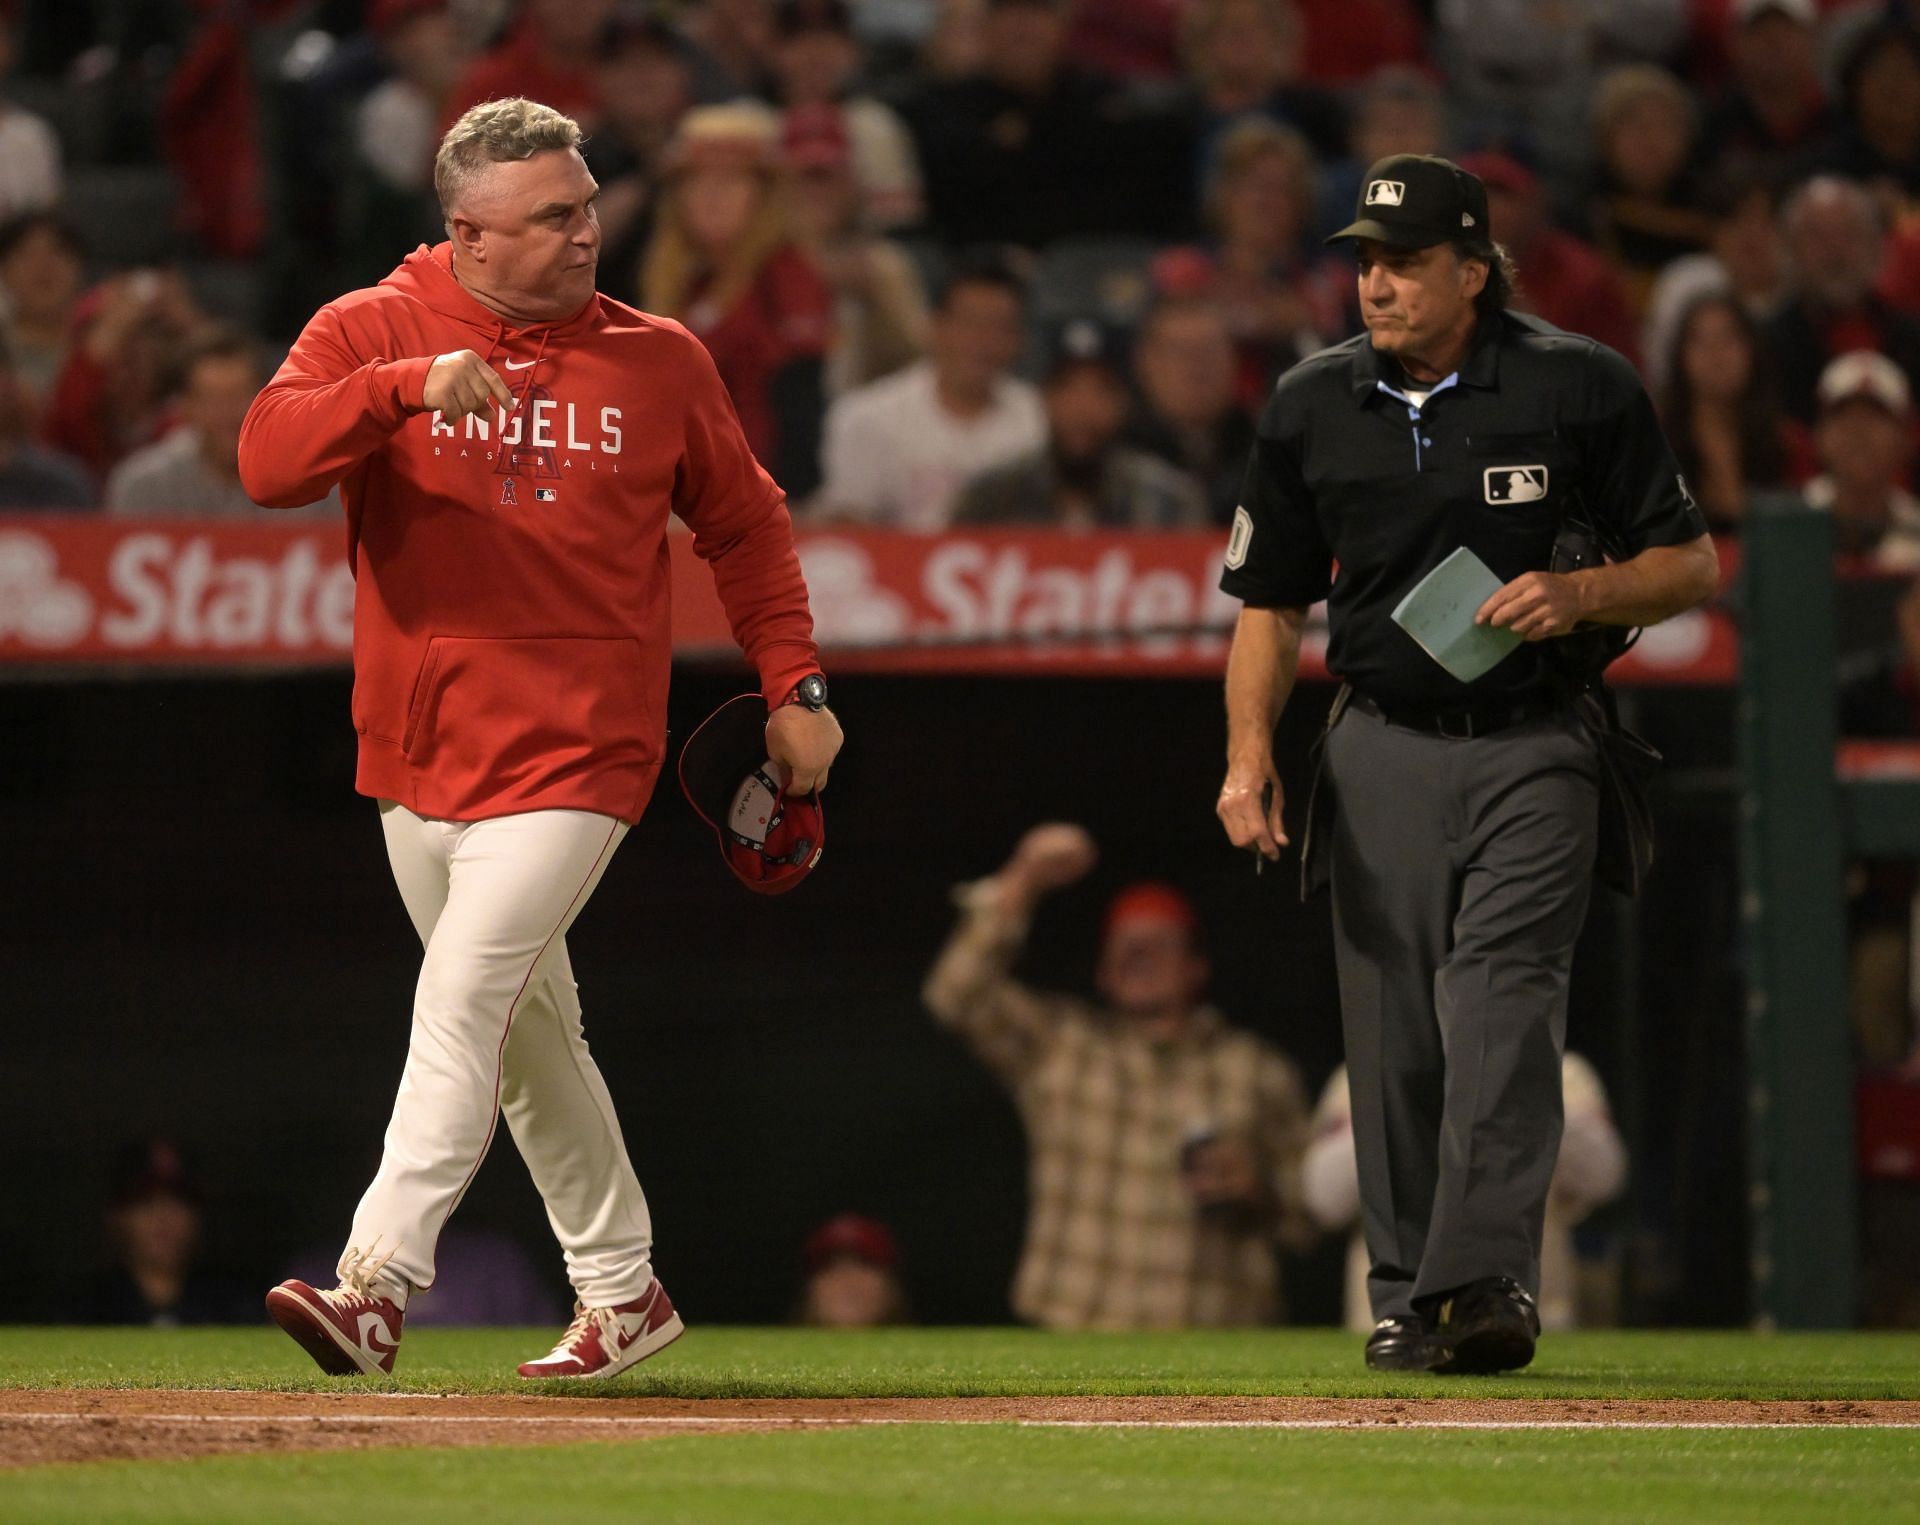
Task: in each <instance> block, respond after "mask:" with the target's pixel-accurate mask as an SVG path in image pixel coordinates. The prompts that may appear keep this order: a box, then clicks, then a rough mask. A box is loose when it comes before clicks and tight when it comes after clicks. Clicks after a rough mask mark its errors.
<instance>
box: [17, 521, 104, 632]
mask: <svg viewBox="0 0 1920 1525" xmlns="http://www.w3.org/2000/svg"><path fill="white" fill-rule="evenodd" d="M92 628H93V600H92V598H90V597H89V596H88V594H87V590H86V589H85V588H83V587H81V586H80V585H79V584H78V583H73V582H66V581H64V580H63V579H62V578H61V576H60V557H59V555H58V554H57V553H56V552H55V551H54V549H53V547H52V546H51V545H49V544H48V543H47V542H46V541H45V540H43V539H41V538H40V536H38V535H35V534H33V533H31V532H30V531H26V530H11V531H8V532H6V533H5V534H0V641H5V640H7V639H9V638H13V639H17V640H19V641H21V642H23V643H24V644H26V645H28V646H38V647H40V648H41V649H42V650H46V651H59V650H62V649H64V648H66V647H68V646H74V645H77V644H78V643H79V642H80V641H81V640H83V639H84V638H85V637H86V634H87V632H88V631H89V630H91V629H92Z"/></svg>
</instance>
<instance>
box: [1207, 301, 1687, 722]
mask: <svg viewBox="0 0 1920 1525" xmlns="http://www.w3.org/2000/svg"><path fill="white" fill-rule="evenodd" d="M1410 385H1413V384H1411V383H1409V382H1408V381H1407V379H1406V377H1405V375H1404V374H1403V373H1402V371H1401V369H1400V365H1399V362H1398V361H1396V360H1395V359H1394V358H1393V357H1392V356H1391V355H1386V354H1382V353H1380V352H1379V351H1377V350H1376V349H1374V347H1373V342H1372V339H1371V338H1370V336H1368V335H1366V334H1361V335H1360V336H1359V337H1358V338H1354V339H1349V340H1348V341H1347V342H1346V343H1344V344H1338V345H1335V346H1334V347H1333V348H1332V349H1327V350H1322V351H1321V352H1320V353H1319V354H1317V355H1314V356H1312V357H1311V358H1310V359H1307V360H1303V361H1302V362H1301V363H1300V364H1299V365H1297V366H1295V367H1294V368H1293V369H1292V370H1290V371H1288V372H1287V373H1286V374H1285V375H1284V376H1282V377H1281V378H1280V382H1279V385H1278V386H1277V387H1275V388H1274V393H1273V396H1272V398H1271V399H1270V400H1269V401H1268V403H1267V407H1266V411H1265V412H1264V413H1263V414H1262V415H1261V418H1260V428H1259V434H1258V438H1257V439H1256V441H1255V443H1254V448H1253V458H1252V461H1251V463H1250V464H1249V466H1248V469H1247V480H1246V485H1245V487H1244V488H1243V489H1242V494H1241V507H1240V509H1239V511H1238V512H1237V513H1236V515H1235V518H1234V527H1233V535H1232V538H1231V539H1230V540H1229V542H1228V546H1227V570H1226V572H1225V574H1224V575H1223V576H1222V577H1221V579H1220V586H1221V588H1222V589H1223V590H1224V591H1225V592H1227V593H1229V594H1231V595H1232V596H1233V597H1235V598H1238V599H1240V600H1241V601H1242V602H1244V603H1248V604H1252V605H1255V606H1256V607H1261V608H1306V607H1308V606H1309V605H1312V604H1316V603H1318V602H1319V601H1320V600H1321V599H1323V598H1324V599H1326V600H1327V621H1328V626H1329V630H1330V634H1331V642H1330V644H1329V646H1328V649H1327V665H1328V667H1329V668H1330V669H1331V670H1332V671H1333V672H1334V674H1335V675H1336V676H1338V677H1341V678H1344V679H1345V680H1347V681H1348V682H1349V683H1351V684H1353V686H1354V687H1355V688H1357V689H1358V690H1359V691H1360V692H1361V693H1364V694H1367V695H1368V696H1370V697H1371V698H1373V699H1375V700H1376V701H1378V702H1379V703H1381V704H1383V705H1386V706H1388V707H1391V706H1393V705H1395V704H1399V705H1406V706H1417V707H1421V708H1438V707H1453V706H1463V707H1470V706H1475V705H1479V704H1483V703H1496V704H1497V703H1506V702H1511V701H1514V700H1518V699H1524V698H1530V697H1534V696H1537V695H1540V694H1542V693H1544V692H1545V690H1546V689H1547V688H1548V687H1549V685H1550V684H1551V683H1552V682H1553V671H1552V669H1551V667H1550V666H1549V664H1548V661H1547V656H1546V652H1545V650H1544V649H1543V647H1542V645H1541V643H1537V642H1530V643H1528V644H1526V645H1523V646H1521V647H1520V648H1519V649H1517V650H1516V651H1514V652H1513V653H1512V654H1510V655H1509V656H1508V657H1506V658H1505V659H1504V660H1503V661H1501V662H1499V663H1497V664H1496V665H1495V666H1494V667H1493V668H1492V669H1491V670H1490V671H1488V672H1486V673H1484V674H1482V675H1481V676H1480V677H1479V678H1478V679H1476V680H1475V681H1474V682H1473V683H1471V684H1465V683H1461V682H1459V681H1458V680H1457V679H1455V678H1454V677H1453V676H1452V675H1451V674H1449V673H1448V672H1447V671H1446V669H1445V668H1443V667H1441V665H1440V664H1439V663H1438V662H1436V661H1434V660H1433V658H1432V657H1430V656H1428V655H1427V654H1426V652H1424V651H1423V650H1421V648H1420V647H1419V646H1418V645H1417V644H1415V642H1414V640H1413V638H1412V637H1411V636H1409V635H1408V634H1407V633H1406V632H1405V631H1404V630H1402V629H1401V628H1400V627H1399V626H1398V625H1396V624H1394V623H1393V621H1392V619H1391V618H1390V617H1389V616H1390V615H1391V614H1392V612H1393V610H1394V608H1395V607H1396V606H1397V605H1398V604H1399V602H1400V600H1401V599H1402V598H1404V597H1405V596H1406V595H1407V593H1408V592H1409V591H1410V590H1411V589H1412V588H1413V587H1414V586H1415V585H1416V584H1418V583H1419V581H1420V579H1421V578H1423V577H1425V576H1426V575H1427V574H1428V573H1429V572H1431V571H1432V570H1433V569H1434V568H1435V567H1437V566H1438V565H1439V564H1440V563H1441V562H1442V561H1444V560H1446V558H1447V557H1448V556H1450V555H1452V554H1453V552H1454V551H1455V550H1457V549H1458V548H1459V547H1461V546H1463V545H1464V546H1467V547H1469V548H1470V549H1471V550H1472V551H1473V552H1474V553H1475V554H1476V555H1478V556H1479V557H1480V559H1481V560H1482V561H1484V562H1485V563H1486V564H1487V566H1488V567H1490V568H1491V569H1492V570H1493V572H1494V574H1495V575H1496V576H1498V577H1499V578H1500V579H1501V581H1502V582H1510V581H1512V580H1513V579H1514V578H1516V577H1519V576H1520V575H1521V574H1523V573H1525V572H1532V571H1544V570H1545V569H1546V567H1547V565H1548V562H1549V559H1550V557H1551V554H1552V550H1553V542H1554V538H1555V536H1556V535H1557V534H1558V532H1559V529H1560V524H1561V520H1562V517H1563V516H1564V515H1565V514H1566V513H1567V512H1568V511H1569V510H1570V509H1571V508H1572V507H1574V505H1575V504H1576V503H1578V504H1580V505H1582V506H1583V507H1584V510H1585V512H1586V514H1587V515H1588V516H1590V517H1591V518H1592V519H1593V520H1594V521H1596V522H1597V523H1599V524H1600V525H1601V526H1603V527H1604V528H1607V529H1611V530H1612V531H1613V533H1614V534H1615V535H1616V536H1617V537H1618V540H1619V541H1620V542H1621V543H1623V544H1624V545H1626V546H1627V547H1628V549H1629V550H1630V551H1631V552H1632V553H1633V554H1635V555H1638V554H1639V553H1640V552H1641V551H1643V550H1645V549H1646V548H1647V547H1648V546H1654V545H1682V544H1685V543H1686V542H1688V541H1690V540H1694V539H1697V538H1698V537H1699V536H1701V535H1704V534H1705V533H1706V532H1707V526H1706V522H1705V520H1703V519H1702V518H1701V516H1700V510H1699V508H1698V507H1697V506H1696V505H1695V503H1694V501H1693V496H1692V494H1691V493H1689V492H1688V491H1687V485H1686V483H1685V481H1684V480H1683V479H1682V478H1681V475H1680V467H1679V464H1678V463H1677V462H1676V461H1675V460H1674V457H1673V451H1672V450H1671V449H1670V448H1669V447H1668V445H1667V441H1666V438H1665V436H1664V435H1662V433H1661V432H1660V424H1659V421H1658V420H1657V419H1656V418H1655V416H1654V411H1653V404H1652V402H1651V401H1649V399H1648V397H1647V394H1646V391H1645V389H1644V388H1643V387H1642V386H1641V385H1640V378H1639V377H1638V376H1637V375H1636V374H1635V373H1634V370H1633V367H1632V366H1631V365H1629V364H1628V363H1627V361H1626V360H1625V359H1623V358H1622V357H1621V356H1620V355H1618V354H1616V353H1615V352H1614V351H1613V350H1610V349H1608V348H1607V347H1606V346H1605V345H1603V344H1598V343H1596V342H1595V341H1594V340H1592V339H1588V338H1584V337H1582V336H1580V335H1578V334H1570V333H1565V332H1563V331H1562V330H1560V329H1557V328H1555V327H1553V326H1552V325H1551V324H1548V323H1543V322H1541V321H1540V320H1539V319H1537V318H1533V317H1529V316H1527V315H1525V314H1521V313H1514V312H1507V313H1503V314H1501V315H1500V316H1499V317H1498V318H1497V319H1483V320H1482V321H1481V323H1480V326H1479V328H1478V330H1477V331H1476V332H1475V335H1474V341H1473V345H1472V348H1471V350H1470V351H1469V353H1468V356H1467V359H1466V361H1465V362H1464V363H1463V364H1462V365H1461V367H1460V369H1459V370H1458V371H1457V372H1455V373H1454V374H1453V375H1451V376H1449V377H1447V378H1446V379H1445V380H1443V381H1441V382H1439V383H1438V384H1436V385H1435V386H1434V387H1433V388H1432V390H1431V392H1430V394H1429V395H1428V397H1427V399H1426V401H1425V403H1424V404H1422V405H1419V406H1416V405H1415V404H1414V403H1413V401H1412V399H1411V398H1410V397H1409V396H1408V388H1409V386H1410ZM1414 389H1415V390H1420V388H1418V387H1417V386H1415V387H1414Z"/></svg>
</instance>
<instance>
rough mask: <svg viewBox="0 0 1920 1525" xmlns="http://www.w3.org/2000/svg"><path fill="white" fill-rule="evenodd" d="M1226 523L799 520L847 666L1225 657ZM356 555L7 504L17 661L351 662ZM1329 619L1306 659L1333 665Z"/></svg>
mask: <svg viewBox="0 0 1920 1525" xmlns="http://www.w3.org/2000/svg"><path fill="white" fill-rule="evenodd" d="M1224 545H1225V541H1224V537H1223V536H1221V535H1217V534H1213V533H1210V532H1202V533H1180V534H1132V533H1102V534H1072V533H1065V532H1058V531H1044V530H1033V531H1024V530H999V531H985V532H978V533H949V534H940V535H902V534H893V533H889V532H885V531H875V530H844V531H843V530H833V531H802V532H801V534H800V537H799V548H800V558H801V562H802V564H803V565H804V567H805V569H806V575H807V584H808V587H809V588H810V589H811V591H812V595H813V609H814V619H815V623H816V627H817V629H818V632H819V636H820V641H821V645H822V647H823V649H824V650H826V651H827V652H828V653H830V654H831V665H832V668H833V670H834V671H836V672H849V671H909V672H973V673H978V672H1005V673H1069V674H1084V675H1104V676H1135V675H1162V676H1206V677H1215V676H1218V674H1219V673H1220V672H1221V670H1222V667H1223V665H1224V663H1225V660H1226V650H1227V637H1228V635H1229V634H1230V633H1231V630H1232V624H1233V619H1234V616H1235V615H1236V614H1237V613H1238V612H1239V607H1240V606H1239V604H1238V603H1237V602H1236V601H1235V600H1233V599H1231V598H1228V597H1227V596H1226V595H1224V594H1222V593H1221V592H1220V591H1219V590H1218V588H1217V587H1216V583H1217V582H1218V579H1219V572H1220V563H1221V554H1222V551H1223V549H1224ZM673 599H674V622H673V628H674V647H675V650H676V652H677V653H679V654H680V655H682V656H684V657H686V658H689V659H694V660H732V659H737V653H735V652H734V648H733V644H732V638H731V636H730V635H729V633H728V629H727V621H726V616H725V614H724V612H723V611H722V609H721V608H720V604H719V600H718V599H717V598H716V597H715V596H714V591H713V583H712V579H711V577H710V576H709V575H708V571H707V568H706V567H705V566H704V565H703V564H702V563H701V562H700V561H699V560H698V559H697V558H696V557H695V556H694V555H693V552H692V546H691V544H690V542H689V541H688V540H687V539H686V537H684V536H676V537H675V541H674V545H673ZM352 638H353V575H352V573H351V571H350V570H349V569H348V566H347V562H346V547H345V541H344V536H343V534H342V531H341V529H340V527H339V526H338V525H336V524H329V523H315V522H311V521H309V522H305V523H299V522H293V521H275V520H272V519H268V518H263V519H262V520H261V521H259V522H257V523H232V522H220V523H197V522H192V521H184V520H169V521H161V520H152V521H148V520H141V521H125V520H112V519H99V518H84V517H53V516H32V515H15V516H11V517H6V516H0V678H5V677H7V676H9V675H12V676H25V675H28V674H30V673H34V672H38V671H44V670H47V669H67V668H110V669H135V670H137V669H140V668H182V667H193V668H200V667H208V668H233V669H253V668H263V667H264V668H272V667H300V666H315V665H336V664H340V663H343V662H345V661H347V660H348V657H349V653H350V651H351V646H352ZM1324 652H1325V629H1324V627H1323V626H1320V625H1319V624H1318V623H1317V622H1316V625H1315V627H1314V628H1313V629H1312V630H1310V632H1309V637H1308V649H1307V651H1306V653H1305V655H1304V660H1303V663H1302V673H1303V675H1304V676H1307V677H1318V676H1323V675H1324V674H1325V663H1324ZM1735 661H1736V650H1735V642H1734V635H1733V629H1732V625H1731V622H1730V621H1729V620H1728V619H1727V618H1726V616H1725V615H1724V614H1723V613H1722V612H1720V611H1719V610H1705V611H1697V612H1695V613H1693V614H1690V615H1685V616H1682V617H1681V618H1680V619H1677V620H1673V621H1670V622H1668V623H1667V624H1665V625H1662V626H1659V627H1658V628H1656V629H1654V630H1650V631H1648V632H1647V633H1646V634H1645V635H1644V636H1643V637H1642V638H1641V641H1640V644H1639V645H1638V646H1637V647H1636V648H1635V649H1634V650H1633V652H1632V653H1630V654H1629V655H1628V656H1627V657H1626V658H1625V659H1624V660H1623V661H1622V662H1621V663H1620V664H1619V665H1618V666H1617V667H1616V668H1615V669H1614V671H1615V673H1616V674H1617V676H1618V678H1619V680H1620V681H1622V682H1626V683H1677V684H1724V683H1730V682H1731V681H1732V680H1733V676H1734V672H1735Z"/></svg>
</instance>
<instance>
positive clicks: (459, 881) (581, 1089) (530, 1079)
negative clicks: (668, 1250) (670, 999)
mask: <svg viewBox="0 0 1920 1525" xmlns="http://www.w3.org/2000/svg"><path fill="white" fill-rule="evenodd" d="M380 823H381V826H382V828H383V830H384V832H385V834H386V840H387V858H388V861H389V862H390V863H391V864H392V865H393V877H394V880H395V882H396V883H397V884H398V885H399V887H400V896H401V898H402V899H403V900H404V901H405V902H406V905H407V914H408V915H410V916H411V917H412V918H413V925H414V928H415V930H416V931H418V932H419V934H420V940H421V942H422V943H423V944H424V945H425V947H426V957H425V959H424V961H423V962H422V964H421V967H420V983H419V986H418V988H417V990H416V992H415V995H414V1006H413V1033H412V1037H411V1039H410V1041H409V1042H408V1045H407V1063H406V1069H405V1071H404V1072H403V1073H402V1075H401V1079H400V1094H399V1095H398V1096H397V1097H396V1098H395V1100H394V1104H393V1121H392V1122H391V1123H390V1124H389V1125H388V1127H387V1137H386V1150H385V1153H384V1154H383V1155H382V1157H381V1161H380V1172H379V1174H378V1175H376V1176H375V1177H374V1179H373V1184H372V1185H371V1186H369V1187H368V1188H367V1194H366V1195H365V1196H364V1197H363V1198H362V1199H361V1201H360V1206H359V1209H358V1210H357V1211H356V1212H355V1213H354V1216H353V1238H352V1241H351V1243H350V1245H349V1254H352V1253H353V1252H355V1251H357V1252H359V1253H360V1254H363V1255H366V1256H367V1257H368V1258H369V1259H370V1260H374V1261H377V1260H378V1259H379V1258H380V1257H381V1256H383V1255H385V1254H387V1253H388V1252H389V1251H391V1252H392V1259H391V1260H389V1261H388V1262H387V1263H386V1265H385V1267H384V1268H383V1269H382V1270H381V1272H380V1273H379V1274H378V1276H377V1277H376V1280H377V1281H378V1282H379V1283H381V1287H382V1290H383V1291H386V1292H387V1293H388V1294H389V1295H393V1296H395V1297H396V1298H397V1299H398V1300H399V1301H400V1302H401V1303H402V1304H403V1305H404V1303H405V1300H406V1297H407V1295H408V1293H409V1292H413V1291H422V1290H424V1289H426V1288H427V1287H430V1286H432V1285H433V1257H434V1247H435V1245H436V1243H437V1242H438V1240H439V1237H440V1231H441V1229H442V1228H443V1227H444V1226H445V1225H446V1222H447V1219H448V1218H449V1217H450V1216H451V1215H452V1213H453V1210H454V1208H456V1207H458V1206H459V1205H460V1198H461V1197H462V1196H464V1195H465V1193H466V1190H467V1187H468V1186H469V1185H470V1184H471V1183H472V1181H473V1177H474V1175H475V1174H476V1173H477V1172H478V1170H479V1169H480V1162H481V1161H482V1160H483V1159H484V1158H486V1153H487V1147H488V1145H490V1144H491V1143H492V1142H493V1130H494V1125H495V1122H496V1121H497V1119H498V1118H499V1117H500V1115H501V1114H502V1113H504V1114H505V1115H506V1119H507V1127H508V1128H509V1129H510V1130H511V1131H512V1133H513V1141H514V1143H515V1144H516V1145H518V1146H519V1149H520V1155H521V1158H523V1159H524V1160H525V1161H526V1162H527V1168H528V1170H529V1171H530V1172H531V1173H532V1175H533V1180H534V1184H535V1185H536V1186H537V1187H539V1189H540V1195H541V1197H542V1198H543V1199H544V1201H545V1202H546V1206H547V1221H548V1222H549V1223H551V1224H552V1225H553V1232H554V1234H555V1236H556V1237H557V1238H558V1239H559V1241H560V1245H561V1248H562V1249H563V1250H564V1251H565V1253H566V1262H567V1275H568V1278H569V1279H570V1280H571V1281H572V1282H573V1285H574V1288H575V1290H576V1292H577V1293H578V1294H579V1298H580V1301H581V1302H582V1303H584V1304H586V1305H587V1306H588V1307H594V1308H604V1307H611V1306H613V1305H615V1304H619V1303H624V1302H630V1301H632V1300H633V1299H634V1298H636V1297H638V1296H640V1295H641V1294H642V1293H643V1292H645V1291H646V1289H647V1284H648V1283H649V1282H650V1281H651V1280H652V1279H653V1270H652V1265H651V1256H652V1248H653V1227H652V1222H651V1220H650V1219H649V1217H648V1214H647V1201H646V1197H645V1196H644V1195H643V1194H642V1193H641V1190H640V1182H639V1181H638V1180H637V1179H636V1178H635V1176H634V1173H633V1166H632V1164H631V1163H629V1161H628V1159H627V1148H626V1143H625V1141H624V1140H623V1139H622V1138H621V1136H620V1124H619V1122H618V1121H617V1120H616V1118H615V1117H614V1112H613V1101H612V1098H611V1097H610V1096H609V1095H608V1094H607V1086H606V1082H605V1081H604V1080H602V1079H601V1078H600V1071H599V1068H598V1067H597V1066H596V1065H595V1064H594V1062H593V1056H592V1055H591V1054H590V1053H588V1051H587V1043H586V1039H585V1038H583V1037H582V1036H581V1032H580V998H579V995H578V993H577V991H576V989H575V986H574V983H573V970H572V967H571V966H570V965H569V964H568V962H567V945H566V931H567V928H568V927H569V926H571V925H572V924H573V919H574V917H575V916H577V915H579V913H580V909H581V907H582V906H584V905H585V904H586V903H587V898H588V897H589V896H590V895H592V893H593V891H594V887H595V886H596V885H598V884H599V882H600V875H601V874H602V873H603V872H604V871H605V869H606V866H607V863H608V862H609V861H610V860H611V859H612V857H613V852H614V849H615V848H616V847H618V846H619V845H620V842H621V839H622V838H623V837H625V836H626V834H627V828H626V826H625V825H624V824H622V823H621V822H619V821H616V820H615V819H613V818H612V817H611V816H605V815H597V814H594V813H592V812H590V811H585V810H536V811H529V812H527V813H525V814H522V815H510V816H500V817H498V818H496V819H493V820H486V821H465V822H463V821H436V820H428V819H425V818H423V817H421V816H417V815H415V814H414V813H413V812H412V811H410V810H408V809H406V808H405V807H404V806H402V805H399V804H396V803H395V802H394V801H392V800H382V801H381V802H380ZM343 1265H344V1260H343Z"/></svg>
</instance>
